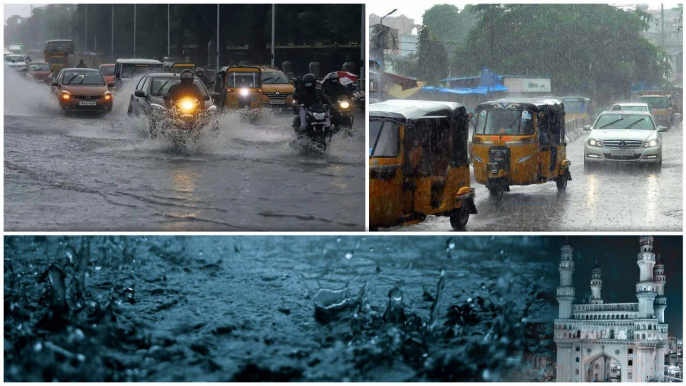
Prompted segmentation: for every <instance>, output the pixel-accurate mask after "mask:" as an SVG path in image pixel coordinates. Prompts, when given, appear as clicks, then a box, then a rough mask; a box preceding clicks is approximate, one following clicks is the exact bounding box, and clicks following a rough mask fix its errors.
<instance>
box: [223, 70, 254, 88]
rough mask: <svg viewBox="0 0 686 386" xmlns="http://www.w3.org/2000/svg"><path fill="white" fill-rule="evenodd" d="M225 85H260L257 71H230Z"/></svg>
mask: <svg viewBox="0 0 686 386" xmlns="http://www.w3.org/2000/svg"><path fill="white" fill-rule="evenodd" d="M226 87H232V88H242V87H247V88H258V87H260V78H259V77H258V75H257V72H230V73H229V76H228V78H227V79H226Z"/></svg>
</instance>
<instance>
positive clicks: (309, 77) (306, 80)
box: [303, 74, 317, 89]
mask: <svg viewBox="0 0 686 386" xmlns="http://www.w3.org/2000/svg"><path fill="white" fill-rule="evenodd" d="M316 84H317V78H315V77H314V74H306V75H305V76H303V86H305V89H314V88H315V86H316Z"/></svg>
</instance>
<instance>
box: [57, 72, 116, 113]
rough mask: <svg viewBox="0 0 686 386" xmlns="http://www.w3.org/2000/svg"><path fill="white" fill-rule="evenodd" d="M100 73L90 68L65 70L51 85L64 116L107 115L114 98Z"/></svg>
mask: <svg viewBox="0 0 686 386" xmlns="http://www.w3.org/2000/svg"><path fill="white" fill-rule="evenodd" d="M108 86H111V84H110V85H108V84H107V82H105V79H104V78H103V77H102V75H100V72H98V70H95V69H91V68H65V69H63V70H62V71H60V72H59V73H58V74H57V76H56V77H55V79H54V80H53V82H52V84H51V88H50V89H51V91H52V93H53V94H55V95H56V96H57V99H58V101H59V105H60V107H61V108H62V110H63V111H64V113H65V115H66V114H68V113H70V112H74V111H83V112H100V113H109V112H111V111H112V103H113V101H114V98H113V96H112V93H111V92H110V90H109V88H108Z"/></svg>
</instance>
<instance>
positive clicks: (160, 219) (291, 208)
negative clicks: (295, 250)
mask: <svg viewBox="0 0 686 386" xmlns="http://www.w3.org/2000/svg"><path fill="white" fill-rule="evenodd" d="M129 95H130V92H128V90H122V91H119V92H117V93H116V94H115V96H114V97H115V108H114V111H113V112H112V114H110V115H107V116H103V117H89V116H73V117H72V116H70V117H63V116H62V115H61V114H60V111H59V108H58V106H57V102H56V101H55V100H53V98H51V97H50V96H49V94H48V90H47V88H46V87H42V86H39V85H36V84H33V83H27V82H24V81H23V80H22V79H19V78H18V76H17V75H15V74H13V73H7V74H6V81H5V116H4V123H5V131H4V133H5V143H4V146H5V147H4V149H5V230H8V231H186V230H187V231H215V230H217V231H219V230H223V231H239V230H318V231H327V230H341V231H354V230H357V231H360V230H364V226H365V223H364V219H365V214H364V207H365V194H364V192H365V152H364V143H365V130H364V129H363V127H364V116H363V115H362V114H357V116H356V120H355V122H356V124H355V126H356V129H355V131H354V132H353V133H352V135H348V134H338V135H336V136H334V137H333V141H332V143H331V147H330V148H329V149H328V150H327V152H326V153H325V154H323V155H321V154H311V153H304V152H302V151H300V150H296V149H294V148H292V147H291V146H289V143H290V142H291V141H292V140H293V138H294V135H293V132H292V129H291V128H290V124H291V119H292V114H291V113H290V112H283V113H275V112H272V111H271V110H268V109H265V110H264V112H263V113H262V114H261V115H260V116H259V118H258V119H257V120H256V121H255V122H250V121H248V120H247V119H245V117H243V116H241V115H239V114H235V113H234V114H227V115H225V116H223V117H222V118H221V120H220V131H219V133H209V132H207V133H203V135H202V136H201V138H200V140H199V141H198V142H197V143H193V144H189V145H187V146H184V147H182V148H181V149H177V148H175V147H174V146H173V145H172V144H171V142H170V141H169V140H168V139H165V138H158V139H155V140H152V139H149V138H148V136H147V121H146V120H145V119H144V118H130V117H128V116H127V115H126V113H125V112H126V108H127V107H128V98H129Z"/></svg>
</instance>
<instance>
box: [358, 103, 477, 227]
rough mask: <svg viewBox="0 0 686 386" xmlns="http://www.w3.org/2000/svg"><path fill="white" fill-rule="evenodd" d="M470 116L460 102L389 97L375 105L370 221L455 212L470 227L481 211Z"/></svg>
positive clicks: (458, 223) (406, 220)
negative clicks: (473, 182)
mask: <svg viewBox="0 0 686 386" xmlns="http://www.w3.org/2000/svg"><path fill="white" fill-rule="evenodd" d="M468 123H469V120H468V117H467V111H466V109H465V108H464V106H462V105H460V104H458V103H454V102H429V101H418V100H389V101H385V102H382V103H374V104H371V105H369V144H370V149H369V226H370V228H372V229H375V228H377V227H389V226H394V225H398V224H403V225H410V224H416V223H419V222H421V221H424V219H425V218H426V216H428V215H435V216H447V217H450V225H452V227H453V229H455V230H464V229H465V227H466V225H467V221H468V220H469V215H470V214H476V213H477V212H476V206H475V205H474V189H472V188H471V187H470V186H469V183H470V176H469V156H468V153H467V137H468Z"/></svg>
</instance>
